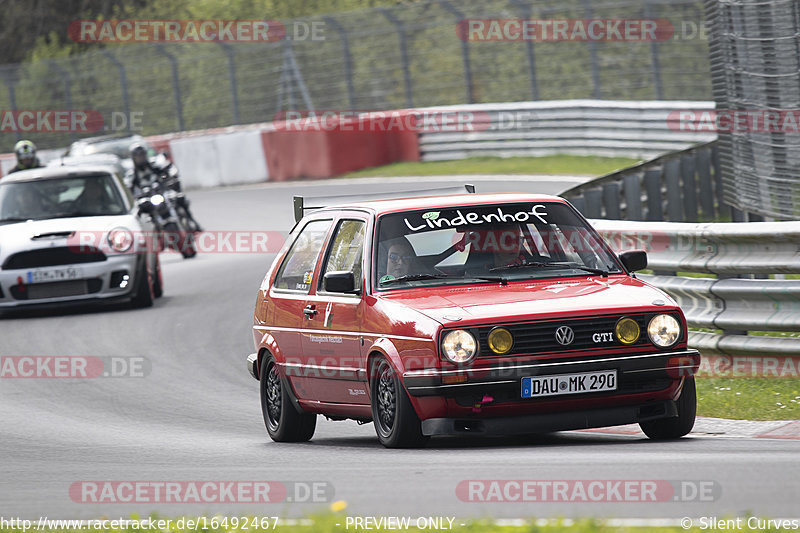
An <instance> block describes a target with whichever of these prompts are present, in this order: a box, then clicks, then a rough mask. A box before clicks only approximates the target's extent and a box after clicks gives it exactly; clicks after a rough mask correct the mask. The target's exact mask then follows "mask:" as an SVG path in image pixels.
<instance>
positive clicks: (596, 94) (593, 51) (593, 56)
mask: <svg viewBox="0 0 800 533" xmlns="http://www.w3.org/2000/svg"><path fill="white" fill-rule="evenodd" d="M583 7H584V12H585V14H586V20H591V19H592V17H593V16H594V15H593V13H592V4H591V0H583ZM586 45H587V46H588V47H589V60H590V62H591V68H592V86H593V90H592V98H600V67H599V66H598V59H597V42H596V41H595V40H594V39H587V40H586Z"/></svg>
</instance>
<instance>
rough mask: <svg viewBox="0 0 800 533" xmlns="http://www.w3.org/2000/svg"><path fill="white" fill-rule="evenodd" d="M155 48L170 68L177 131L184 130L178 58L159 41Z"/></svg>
mask: <svg viewBox="0 0 800 533" xmlns="http://www.w3.org/2000/svg"><path fill="white" fill-rule="evenodd" d="M156 50H158V52H159V53H160V54H161V55H163V56H164V57H166V58H167V60H168V61H169V66H170V70H172V94H173V95H174V96H175V115H176V116H177V117H178V131H184V130H185V129H186V128H185V127H184V123H183V101H182V99H181V85H180V77H179V76H178V60H177V59H176V58H175V56H174V55H173V54H170V53H169V52H167V49H166V48H165V47H164V45H163V44H161V43H159V44H157V45H156Z"/></svg>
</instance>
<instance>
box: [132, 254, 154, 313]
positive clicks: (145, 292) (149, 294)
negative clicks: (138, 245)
mask: <svg viewBox="0 0 800 533" xmlns="http://www.w3.org/2000/svg"><path fill="white" fill-rule="evenodd" d="M136 278H137V280H136V283H137V286H136V292H135V293H134V295H133V298H132V299H131V307H133V308H135V309H140V308H144V307H152V306H153V300H154V299H155V294H154V293H153V275H152V274H151V273H150V270H149V269H148V268H147V259H145V260H144V261H142V266H141V268H140V269H139V273H138V274H137V276H136Z"/></svg>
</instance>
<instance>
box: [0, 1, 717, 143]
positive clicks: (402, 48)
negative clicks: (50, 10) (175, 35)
mask: <svg viewBox="0 0 800 533" xmlns="http://www.w3.org/2000/svg"><path fill="white" fill-rule="evenodd" d="M465 19H498V20H509V19H519V20H560V19H570V20H586V19H604V20H618V19H651V20H661V21H662V24H663V21H664V20H666V21H667V22H666V24H667V26H669V27H671V28H673V30H674V31H673V33H672V34H670V35H668V36H667V38H665V39H659V40H650V41H627V42H620V41H618V40H613V39H612V40H600V41H597V40H571V39H567V40H559V41H543V40H536V39H532V40H521V41H520V40H511V41H508V40H504V39H499V40H469V39H462V38H460V34H459V33H458V27H459V22H461V21H463V20H465ZM284 25H285V27H286V29H287V37H286V38H284V39H283V40H281V41H279V42H261V43H224V42H216V43H209V42H203V43H141V42H140V43H128V44H114V45H108V46H105V45H101V44H98V45H97V48H96V49H94V50H91V51H89V52H86V53H83V54H81V55H75V56H71V57H65V58H58V59H51V60H45V61H36V62H32V63H25V64H20V65H5V66H0V109H5V110H25V109H38V110H42V109H46V110H54V109H55V110H67V109H73V110H94V111H99V112H100V113H101V114H102V115H103V117H104V118H105V121H104V123H103V127H102V129H101V130H100V131H95V132H83V131H69V132H54V133H36V134H32V133H26V132H19V131H9V130H8V128H6V129H2V128H0V145H2V146H6V147H7V146H10V145H11V144H13V142H14V141H15V140H17V139H18V138H20V137H35V138H36V139H37V140H38V141H39V144H40V145H42V146H44V147H47V146H51V147H52V146H64V145H66V144H67V143H69V142H70V141H72V140H75V139H76V138H78V137H85V136H90V135H92V134H93V135H97V134H98V133H107V132H109V131H110V130H135V131H136V132H138V133H142V134H144V135H150V134H158V133H165V132H173V131H183V130H194V129H205V128H213V127H222V126H229V125H234V124H246V123H257V122H266V121H270V120H272V119H273V117H275V116H276V114H277V113H279V112H280V111H283V110H287V109H309V108H313V109H336V110H381V109H395V108H407V107H422V106H435V105H456V104H463V103H482V102H509V101H529V100H553V99H568V98H603V99H612V100H653V99H656V100H671V99H681V100H689V99H691V100H708V99H710V98H711V83H710V80H709V59H708V46H707V42H706V39H705V31H704V29H703V2H702V0H644V1H643V0H599V1H598V0H540V1H536V2H533V1H530V0H462V1H457V0H432V1H429V2H423V3H414V4H410V5H400V6H396V7H393V8H385V9H384V8H380V9H370V10H361V11H355V12H348V13H340V14H336V15H331V16H322V17H315V18H305V19H297V20H291V21H284ZM66 33H67V29H66V28H65V34H66ZM3 86H4V87H3ZM3 89H5V90H3Z"/></svg>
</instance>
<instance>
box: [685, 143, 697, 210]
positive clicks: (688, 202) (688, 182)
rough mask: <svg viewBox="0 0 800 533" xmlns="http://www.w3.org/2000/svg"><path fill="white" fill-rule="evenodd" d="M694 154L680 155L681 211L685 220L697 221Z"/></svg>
mask: <svg viewBox="0 0 800 533" xmlns="http://www.w3.org/2000/svg"><path fill="white" fill-rule="evenodd" d="M694 173H695V169H694V156H693V155H691V154H686V155H684V156H681V178H682V181H683V213H684V217H685V220H686V221H687V222H697V220H698V219H697V181H696V180H695V178H694Z"/></svg>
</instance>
